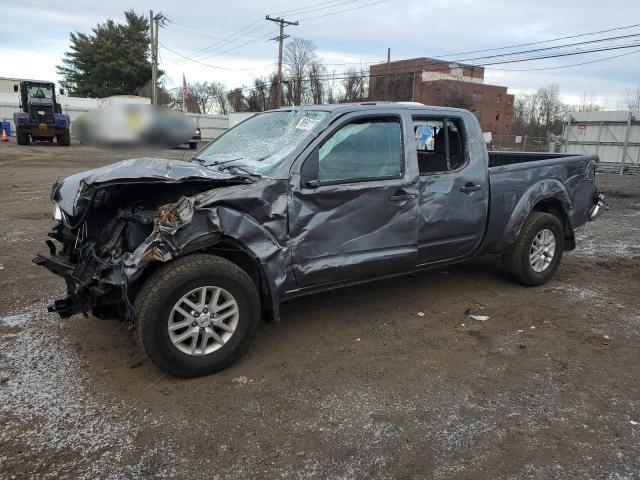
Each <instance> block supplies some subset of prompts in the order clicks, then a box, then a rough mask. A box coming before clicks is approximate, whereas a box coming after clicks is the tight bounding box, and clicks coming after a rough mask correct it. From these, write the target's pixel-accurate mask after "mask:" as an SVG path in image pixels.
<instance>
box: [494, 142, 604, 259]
mask: <svg viewBox="0 0 640 480" xmlns="http://www.w3.org/2000/svg"><path fill="white" fill-rule="evenodd" d="M597 162H598V157H597V156H594V155H567V154H564V153H528V152H523V153H521V152H489V188H490V191H491V197H490V203H489V221H488V226H487V233H486V237H485V241H484V244H483V248H482V251H483V252H485V253H486V252H493V253H495V252H500V251H502V250H503V249H504V248H505V246H506V245H509V244H510V243H511V242H513V241H514V240H515V238H516V236H517V234H518V228H519V225H521V223H522V221H523V220H524V218H526V216H527V215H528V214H529V212H530V211H531V210H532V209H533V208H534V206H535V205H536V203H537V202H538V200H539V199H540V198H549V197H552V198H554V199H557V201H558V202H559V206H561V207H562V208H563V209H564V210H565V211H566V213H567V219H566V220H567V223H568V225H567V230H568V231H570V232H571V235H572V232H573V229H574V228H576V227H578V226H580V225H582V224H584V223H585V222H586V220H587V214H588V210H589V208H590V207H591V206H592V205H593V202H594V198H595V196H596V190H595V185H594V181H593V178H594V175H595V173H594V172H595V164H596V163H597Z"/></svg>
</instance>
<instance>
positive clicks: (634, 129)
mask: <svg viewBox="0 0 640 480" xmlns="http://www.w3.org/2000/svg"><path fill="white" fill-rule="evenodd" d="M562 136H563V149H562V151H563V152H566V153H577V154H580V155H585V154H593V155H598V156H599V157H600V164H599V165H598V169H599V170H604V171H613V172H617V173H635V174H640V110H632V111H612V112H574V113H571V114H570V115H569V116H568V118H567V121H566V123H565V125H564V131H563V135H562Z"/></svg>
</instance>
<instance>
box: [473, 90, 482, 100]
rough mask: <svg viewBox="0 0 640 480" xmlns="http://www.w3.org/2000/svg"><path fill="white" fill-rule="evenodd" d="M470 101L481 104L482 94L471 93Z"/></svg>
mask: <svg viewBox="0 0 640 480" xmlns="http://www.w3.org/2000/svg"><path fill="white" fill-rule="evenodd" d="M471 99H472V100H473V101H474V102H481V101H482V93H481V92H473V93H472V94H471Z"/></svg>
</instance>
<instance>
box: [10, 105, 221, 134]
mask: <svg viewBox="0 0 640 480" xmlns="http://www.w3.org/2000/svg"><path fill="white" fill-rule="evenodd" d="M89 110H92V109H91V108H78V107H73V108H71V107H69V108H64V104H63V109H62V111H63V112H64V113H66V114H67V115H69V118H70V119H71V123H73V121H74V120H75V119H77V118H78V117H79V116H80V115H82V114H83V113H85V112H88V111H89ZM16 111H18V104H17V103H12V102H0V121H2V120H9V121H10V122H11V134H12V135H15V134H16V132H15V125H14V124H13V113H14V112H16ZM185 115H186V116H187V117H189V118H190V119H191V120H192V121H193V123H194V124H195V125H196V126H198V127H200V130H201V132H202V139H203V140H213V139H214V138H216V137H218V136H220V135H221V134H222V133H223V132H224V131H225V130H228V129H229V116H228V115H205V114H199V113H186V114H185Z"/></svg>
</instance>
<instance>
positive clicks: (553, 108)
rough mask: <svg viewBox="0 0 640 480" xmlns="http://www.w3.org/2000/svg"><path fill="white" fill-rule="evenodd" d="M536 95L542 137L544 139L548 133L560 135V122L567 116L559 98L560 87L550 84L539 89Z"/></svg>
mask: <svg viewBox="0 0 640 480" xmlns="http://www.w3.org/2000/svg"><path fill="white" fill-rule="evenodd" d="M536 95H538V97H539V99H540V117H541V118H540V120H541V126H542V132H543V135H544V136H545V137H546V136H547V134H548V133H556V134H557V133H560V131H561V130H562V121H563V120H564V117H565V115H566V114H567V106H566V105H565V104H564V103H563V102H562V99H561V98H560V87H559V86H558V85H557V84H555V83H551V84H549V85H547V86H546V87H543V88H541V89H539V90H538V92H537V94H536Z"/></svg>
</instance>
